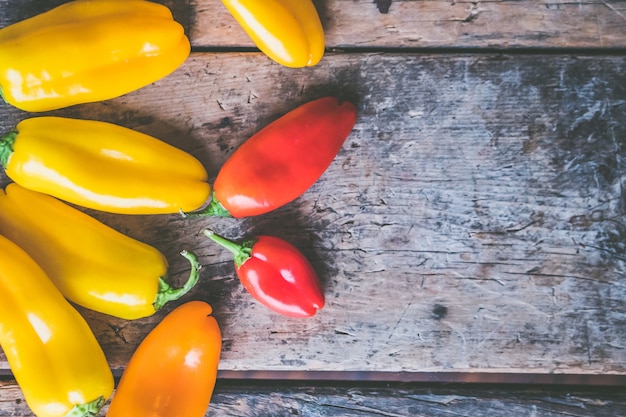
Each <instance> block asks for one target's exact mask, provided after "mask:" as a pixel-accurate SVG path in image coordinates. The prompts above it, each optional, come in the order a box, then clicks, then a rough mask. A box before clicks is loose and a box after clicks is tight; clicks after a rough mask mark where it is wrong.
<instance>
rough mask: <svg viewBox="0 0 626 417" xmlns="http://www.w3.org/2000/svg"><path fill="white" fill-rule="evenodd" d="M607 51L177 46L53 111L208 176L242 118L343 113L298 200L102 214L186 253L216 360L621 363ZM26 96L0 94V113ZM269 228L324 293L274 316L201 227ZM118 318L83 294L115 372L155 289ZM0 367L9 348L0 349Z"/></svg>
mask: <svg viewBox="0 0 626 417" xmlns="http://www.w3.org/2000/svg"><path fill="white" fill-rule="evenodd" d="M625 86H626V58H623V57H599V56H593V57H584V56H580V57H562V56H542V55H537V56H533V55H528V56H513V57H512V56H506V55H411V54H406V55H404V54H343V55H333V54H329V55H328V56H327V57H326V58H325V59H324V60H323V61H322V63H321V64H320V65H319V66H317V67H315V68H312V69H303V70H289V69H285V68H283V67H280V66H278V65H274V64H272V63H270V62H268V60H266V59H265V57H264V56H262V55H260V54H194V55H193V56H192V57H191V59H189V60H188V62H186V63H185V64H184V66H183V67H182V68H181V69H180V70H179V71H177V72H176V73H175V74H173V75H172V76H170V77H167V78H166V79H163V80H161V81H159V82H157V83H155V84H153V85H151V86H149V87H146V88H144V89H142V90H139V91H137V92H135V93H132V94H129V95H127V96H125V97H122V98H119V99H116V100H111V101H108V102H103V103H97V104H92V105H85V106H77V107H74V108H71V109H66V110H63V111H58V112H53V113H52V114H57V115H66V116H71V117H82V118H97V119H100V120H105V121H112V122H116V123H119V124H122V125H125V126H127V127H131V128H135V129H137V130H140V131H143V132H146V133H149V134H152V135H154V136H156V137H159V138H161V139H163V140H166V141H168V142H170V143H173V144H175V145H176V146H178V147H180V148H182V149H184V150H186V151H189V152H191V153H193V154H194V155H196V156H197V157H198V158H199V159H200V160H201V161H202V162H203V163H204V164H205V166H206V167H207V169H208V170H209V172H210V175H211V177H213V176H214V175H215V174H216V172H217V170H218V169H219V167H220V166H221V164H222V163H223V162H224V161H225V160H226V158H227V157H228V156H229V155H230V154H231V153H232V152H233V151H234V149H236V148H237V146H239V145H240V144H241V143H242V142H243V141H245V140H246V139H247V138H248V137H249V136H250V135H252V134H253V133H254V132H256V131H257V130H259V129H260V128H261V127H263V126H265V125H266V124H267V123H269V122H270V121H271V120H273V119H275V118H276V117H278V116H279V115H282V114H284V113H285V112H287V111H289V110H291V109H292V108H294V107H295V106H297V105H299V104H302V103H304V102H306V101H308V100H311V99H314V98H317V97H320V96H322V95H326V94H334V95H338V96H340V97H343V98H346V99H350V100H353V101H354V102H355V103H356V104H357V106H358V109H359V120H358V121H357V125H356V126H355V129H354V131H353V132H352V134H351V136H350V137H349V138H348V140H347V141H346V143H345V145H344V147H343V149H342V150H341V151H340V153H339V155H338V156H337V158H336V160H335V161H334V162H333V164H332V165H331V167H330V168H329V169H328V171H327V172H326V173H325V174H324V176H323V177H322V178H321V179H320V180H319V181H318V182H317V183H316V184H315V185H314V186H313V187H312V188H311V189H310V190H309V191H308V192H307V193H305V195H303V196H302V197H301V198H299V199H298V200H296V201H294V202H293V203H291V204H289V205H288V206H285V207H284V208H282V209H279V210H277V211H275V212H273V213H270V214H267V215H264V216H260V217H258V218H250V219H245V220H234V219H212V218H206V219H182V218H180V217H179V216H114V215H107V214H103V213H97V212H92V214H93V215H94V216H96V217H98V218H100V219H101V220H103V221H105V222H106V223H107V224H110V225H111V226H113V227H115V228H116V229H118V230H121V231H123V232H125V233H128V234H130V235H131V236H134V237H136V238H139V239H141V240H143V241H146V242H148V243H150V244H152V245H154V246H156V247H158V248H159V249H161V250H162V251H163V252H164V254H165V255H166V256H167V257H168V259H170V262H171V264H172V276H173V278H174V280H175V281H177V282H182V280H183V279H184V278H185V275H186V268H187V266H186V264H185V261H184V260H183V259H182V258H181V257H180V256H178V251H179V250H180V249H182V248H187V249H193V250H195V251H197V252H198V254H199V255H200V259H201V262H202V263H203V264H204V265H205V267H204V269H203V277H202V281H201V283H200V284H199V286H198V287H197V288H196V289H195V290H194V291H193V292H192V293H191V294H189V295H188V296H187V297H185V298H184V299H183V300H181V302H183V301H185V300H190V299H205V300H207V301H209V302H211V304H213V306H214V308H215V315H216V317H217V319H218V321H219V323H220V326H221V327H222V331H223V335H224V349H223V356H222V361H221V364H220V368H221V369H223V370H301V371H306V370H331V371H342V370H346V371H393V372H396V371H397V372H400V371H402V372H425V371H433V372H443V371H449V372H453V371H454V372H457V371H458V372H490V373H498V372H508V373H511V372H520V373H526V372H532V373H582V374H584V373H587V374H595V373H598V374H599V373H604V374H624V373H625V372H626V367H625V365H624V364H626V349H625V345H624V340H625V337H626V306H625V303H624V300H625V299H626V282H625V277H626V275H625V272H626V257H625V255H624V253H625V249H626V246H625V245H626V244H625V242H626V220H625V218H624V213H625V209H626V194H625V193H624V187H625V186H626V182H625V178H624V162H625V157H626V148H625V142H624V141H625V138H626V115H625V112H624V109H625V107H626V91H625V88H626V87H625ZM26 116H28V115H26V114H24V113H21V112H19V111H17V110H15V109H12V108H10V107H8V106H2V107H0V127H1V128H2V129H3V130H4V129H8V128H10V126H11V125H12V124H14V123H15V122H17V121H18V120H20V119H21V118H23V117H26ZM204 227H211V228H213V229H214V230H215V231H216V232H218V233H221V234H223V235H225V236H227V237H230V238H242V237H244V236H251V235H253V234H261V233H266V234H274V235H277V236H280V237H283V238H285V239H287V240H289V241H291V242H292V243H293V244H295V245H296V246H297V247H299V248H300V249H302V251H303V252H304V253H305V254H306V255H307V256H308V257H309V258H310V259H311V261H312V263H313V264H314V266H315V268H316V269H317V271H318V272H319V274H320V276H321V278H322V280H323V284H324V288H325V292H326V296H327V306H326V308H325V309H324V310H323V311H322V312H321V313H320V314H319V315H317V316H316V317H314V318H312V319H310V320H295V319H288V318H283V317H279V316H277V315H275V314H273V313H271V312H269V311H267V310H266V309H265V308H263V307H262V306H260V305H259V304H257V303H256V302H254V301H253V300H252V299H251V298H250V296H249V295H248V294H246V293H245V291H244V290H243V288H242V287H241V285H240V284H239V283H238V281H237V279H236V277H235V275H234V269H233V266H232V262H231V259H230V256H229V254H228V253H226V252H225V251H224V250H221V248H219V247H216V245H214V244H212V243H210V242H208V241H207V239H204V238H203V237H202V236H201V234H200V232H201V230H202V229H203V228H204ZM171 308H173V305H172V306H168V307H167V308H166V309H165V310H163V311H161V312H159V313H158V314H156V315H155V316H153V317H151V318H148V319H142V320H138V321H134V322H125V321H123V320H117V319H112V318H110V317H105V316H102V315H98V314H96V313H91V312H85V311H83V312H84V314H85V316H86V317H87V318H88V320H89V322H90V324H91V325H92V326H93V328H94V330H95V332H96V334H97V336H98V338H99V340H100V341H101V343H102V344H103V346H104V349H105V352H106V353H107V356H108V358H109V361H110V363H111V366H112V367H113V369H115V370H116V371H117V372H119V371H121V370H122V369H123V367H124V364H125V363H126V362H127V360H128V359H129V357H130V355H131V354H132V352H133V351H134V348H135V347H136V346H137V345H138V343H139V342H140V341H141V339H142V338H143V337H144V336H145V334H146V333H147V332H148V331H149V330H150V329H151V328H152V327H153V326H154V325H155V324H156V323H157V322H158V320H160V319H161V318H162V317H163V315H164V314H166V313H167V311H168V310H169V309H171ZM0 367H2V368H5V369H6V368H7V364H6V363H5V362H1V363H0Z"/></svg>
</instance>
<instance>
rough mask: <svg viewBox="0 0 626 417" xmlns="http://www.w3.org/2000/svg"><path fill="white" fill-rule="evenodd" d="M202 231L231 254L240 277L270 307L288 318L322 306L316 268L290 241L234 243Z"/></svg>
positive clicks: (261, 238) (269, 238) (271, 239)
mask: <svg viewBox="0 0 626 417" xmlns="http://www.w3.org/2000/svg"><path fill="white" fill-rule="evenodd" d="M204 234H205V235H206V236H207V237H209V238H210V239H211V240H213V241H214V242H216V243H219V244H220V245H222V246H223V247H225V248H226V249H228V250H230V251H231V252H232V253H233V255H234V258H235V269H236V271H237V276H238V277H239V280H240V281H241V283H242V284H243V286H244V287H245V289H246V290H247V291H248V293H250V294H251V295H252V296H253V297H254V298H256V299H257V300H258V301H259V302H261V304H263V305H265V306H266V307H268V308H269V309H270V310H273V311H275V312H277V313H279V314H282V315H284V316H288V317H311V316H313V315H315V313H316V312H317V310H320V309H322V307H324V293H323V292H322V286H321V285H320V281H319V279H318V277H317V274H316V273H315V270H314V269H313V267H312V266H311V264H310V263H309V261H308V260H307V259H306V258H305V256H304V255H303V254H302V253H301V252H300V251H298V249H296V247H294V246H293V245H292V244H290V243H288V242H286V241H284V240H282V239H279V238H277V237H274V236H257V237H256V238H255V239H251V240H248V241H246V242H243V243H242V244H237V243H235V242H232V241H230V240H227V239H225V238H223V237H222V236H219V235H217V234H215V233H214V232H213V231H211V230H208V229H207V230H204Z"/></svg>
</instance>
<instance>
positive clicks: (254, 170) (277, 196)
mask: <svg viewBox="0 0 626 417" xmlns="http://www.w3.org/2000/svg"><path fill="white" fill-rule="evenodd" d="M356 118H357V112H356V108H355V107H354V105H353V104H352V103H350V102H346V101H344V102H342V103H340V102H339V100H337V99H336V98H334V97H324V98H320V99H317V100H314V101H311V102H308V103H306V104H304V105H302V106H300V107H298V108H296V109H295V110H292V111H291V112H289V113H287V114H285V115H284V116H282V117H281V118H279V119H277V120H275V121H274V122H272V123H270V124H269V125H267V126H266V127H265V128H263V129H262V130H260V131H259V132H257V133H256V134H255V135H253V136H252V137H251V138H250V139H248V140H247V141H246V142H245V143H244V144H243V145H242V146H241V147H239V148H238V149H237V150H236V151H235V152H234V153H233V154H232V155H231V156H230V157H229V158H228V160H227V161H226V163H224V165H223V166H222V168H221V169H220V171H219V172H218V174H217V178H216V179H215V184H214V187H213V189H214V191H213V196H212V197H213V198H212V200H211V203H210V204H209V205H208V206H207V208H206V209H203V210H200V211H196V212H193V213H187V214H186V215H187V216H192V217H200V216H207V215H209V216H211V215H213V216H215V215H217V216H225V217H235V218H241V217H247V216H256V215H259V214H263V213H267V212H269V211H272V210H274V209H276V208H278V207H281V206H283V205H285V204H287V203H289V202H291V201H293V200H295V199H296V198H297V197H299V196H300V195H301V194H303V193H304V192H305V191H306V190H307V189H308V188H309V187H310V186H311V185H313V183H315V181H317V180H318V178H319V177H321V176H322V174H323V173H324V171H326V169H327V168H328V166H329V165H330V164H331V162H332V161H333V159H334V158H335V156H336V155H337V153H338V152H339V150H340V149H341V146H342V145H343V143H344V142H345V140H346V139H347V137H348V135H349V134H350V132H351V131H352V128H353V127H354V124H355V123H356Z"/></svg>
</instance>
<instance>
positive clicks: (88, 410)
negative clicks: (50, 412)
mask: <svg viewBox="0 0 626 417" xmlns="http://www.w3.org/2000/svg"><path fill="white" fill-rule="evenodd" d="M105 403H106V399H105V398H104V397H102V396H101V397H98V398H96V399H95V400H93V401H91V402H88V403H87V404H79V405H75V406H74V408H72V409H71V410H70V412H69V413H67V414H66V415H65V417H96V416H97V415H98V413H99V412H100V409H101V408H102V407H104V404H105Z"/></svg>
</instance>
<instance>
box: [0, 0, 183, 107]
mask: <svg viewBox="0 0 626 417" xmlns="http://www.w3.org/2000/svg"><path fill="white" fill-rule="evenodd" d="M190 50H191V46H190V43H189V39H188V38H187V37H186V35H185V33H184V28H183V27H182V26H181V25H180V24H179V23H177V22H176V21H174V20H173V17H172V13H171V12H170V10H169V9H168V8H167V7H166V6H163V5H161V4H157V3H153V2H149V1H143V0H127V1H119V0H97V1H88V0H75V1H70V2H68V3H65V4H62V5H60V6H58V7H56V8H54V9H52V10H49V11H47V12H45V13H42V14H39V15H37V16H34V17H31V18H29V19H26V20H24V21H21V22H18V23H15V24H13V25H10V26H7V27H4V28H2V29H0V90H1V92H2V95H3V97H4V99H5V101H6V102H8V103H9V104H11V105H13V106H15V107H17V108H20V109H22V110H25V111H30V112H40V111H47V110H53V109H59V108H63V107H67V106H71V105H74V104H80V103H89V102H95V101H101V100H107V99H111V98H114V97H118V96H121V95H123V94H126V93H129V92H131V91H134V90H137V89H139V88H141V87H144V86H146V85H148V84H150V83H152V82H154V81H157V80H158V79H160V78H163V77H165V76H166V75H169V74H170V73H171V72H173V71H174V70H175V69H176V68H178V67H179V66H180V65H181V64H182V63H183V62H184V61H185V60H186V59H187V57H188V56H189V53H190Z"/></svg>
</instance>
